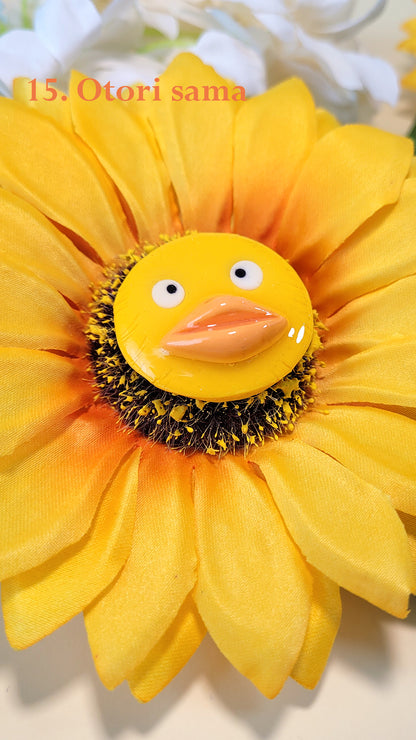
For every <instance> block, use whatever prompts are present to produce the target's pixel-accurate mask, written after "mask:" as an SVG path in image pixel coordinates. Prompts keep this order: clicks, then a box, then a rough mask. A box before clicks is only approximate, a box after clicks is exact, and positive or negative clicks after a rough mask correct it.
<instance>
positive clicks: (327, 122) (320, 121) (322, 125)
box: [316, 108, 340, 139]
mask: <svg viewBox="0 0 416 740" xmlns="http://www.w3.org/2000/svg"><path fill="white" fill-rule="evenodd" d="M339 125H340V123H339V121H338V120H337V119H336V118H335V116H333V115H332V113H330V112H329V111H327V110H324V108H317V109H316V126H317V137H318V139H320V138H321V137H322V136H325V134H328V133H329V132H330V131H332V129H333V128H337V127H338V126H339Z"/></svg>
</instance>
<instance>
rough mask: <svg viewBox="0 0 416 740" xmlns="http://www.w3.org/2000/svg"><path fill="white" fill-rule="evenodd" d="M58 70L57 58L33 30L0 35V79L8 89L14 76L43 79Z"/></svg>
mask: <svg viewBox="0 0 416 740" xmlns="http://www.w3.org/2000/svg"><path fill="white" fill-rule="evenodd" d="M59 71H60V67H59V64H58V62H57V60H56V59H55V58H54V57H53V56H52V54H51V53H50V51H48V49H46V48H45V46H44V45H43V43H42V42H41V40H40V39H39V37H38V36H37V34H36V33H35V32H34V31H28V30H21V29H18V30H16V31H9V33H6V34H4V36H1V37H0V80H1V81H2V82H3V83H4V85H6V86H7V87H8V88H9V89H10V90H11V89H12V86H13V79H14V78H15V77H30V78H33V77H36V78H37V79H38V80H45V79H46V78H47V77H56V76H57V74H58V73H59Z"/></svg>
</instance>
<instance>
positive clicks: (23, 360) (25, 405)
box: [0, 347, 92, 456]
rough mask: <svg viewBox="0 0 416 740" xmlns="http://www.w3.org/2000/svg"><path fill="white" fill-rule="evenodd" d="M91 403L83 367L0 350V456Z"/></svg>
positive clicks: (52, 357) (68, 361) (27, 351)
mask: <svg viewBox="0 0 416 740" xmlns="http://www.w3.org/2000/svg"><path fill="white" fill-rule="evenodd" d="M91 403H92V390H91V386H90V384H89V383H87V382H86V366H85V363H81V362H79V361H74V360H71V359H68V358H67V357H60V356H59V355H55V354H51V353H49V352H39V351H37V350H31V349H21V348H19V349H16V348H4V347H1V348H0V407H1V420H0V455H1V456H4V455H9V454H10V453H12V452H13V451H14V450H15V449H16V447H17V446H18V445H20V444H22V443H23V442H27V440H29V439H30V438H31V437H34V436H35V435H37V434H39V433H41V432H43V431H47V430H48V429H49V428H50V426H51V424H54V423H55V422H56V421H57V420H59V419H63V418H64V417H65V416H68V415H69V414H72V413H73V412H74V411H77V410H78V409H80V408H82V407H83V406H87V405H90V404H91Z"/></svg>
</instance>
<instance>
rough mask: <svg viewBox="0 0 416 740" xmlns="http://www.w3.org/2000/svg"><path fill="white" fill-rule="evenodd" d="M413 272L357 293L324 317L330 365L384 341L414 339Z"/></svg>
mask: <svg viewBox="0 0 416 740" xmlns="http://www.w3.org/2000/svg"><path fill="white" fill-rule="evenodd" d="M415 316H416V275H411V276H410V277H407V278H403V279H402V280H397V282H395V283H393V284H392V285H388V286H387V287H386V288H381V289H379V290H376V291H373V292H371V293H368V294H367V295H364V296H361V297H360V298H357V299H356V300H354V301H351V303H348V304H347V305H346V306H344V307H343V308H341V309H340V310H339V311H338V312H337V313H336V314H335V315H333V316H331V317H330V318H329V319H327V320H326V322H325V325H326V327H327V329H328V335H327V336H325V362H326V363H328V364H333V363H335V362H339V361H340V360H341V359H344V358H345V357H348V356H350V355H354V354H357V353H358V352H363V351H365V350H367V349H371V347H373V346H375V345H377V344H380V343H383V342H385V341H386V337H394V339H403V340H405V339H410V338H416V324H415Z"/></svg>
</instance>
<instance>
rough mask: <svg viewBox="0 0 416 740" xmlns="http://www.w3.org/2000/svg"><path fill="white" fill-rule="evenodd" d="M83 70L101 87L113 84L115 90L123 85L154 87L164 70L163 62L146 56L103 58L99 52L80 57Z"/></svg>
mask: <svg viewBox="0 0 416 740" xmlns="http://www.w3.org/2000/svg"><path fill="white" fill-rule="evenodd" d="M80 61H81V68H82V71H83V73H84V74H86V75H87V76H88V77H94V78H95V79H96V80H98V82H99V83H100V84H101V85H105V84H106V83H107V82H111V85H114V90H110V92H111V94H112V95H115V91H116V90H117V88H118V87H121V85H135V84H136V83H139V84H140V83H143V84H144V85H153V84H154V80H155V77H158V75H160V74H161V72H162V70H163V69H164V66H165V65H164V64H163V62H160V61H156V60H155V59H152V58H151V57H149V56H146V55H145V54H134V53H127V54H124V55H122V56H120V55H117V56H115V57H112V56H105V57H103V55H102V54H100V53H99V52H98V51H97V50H95V51H94V50H93V51H91V52H88V53H85V54H84V55H83V56H82V57H80Z"/></svg>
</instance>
